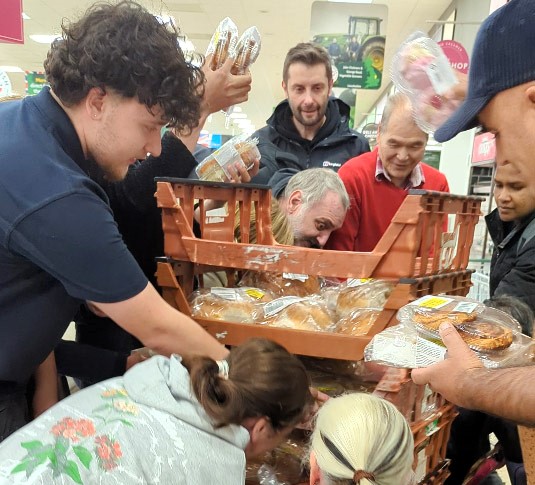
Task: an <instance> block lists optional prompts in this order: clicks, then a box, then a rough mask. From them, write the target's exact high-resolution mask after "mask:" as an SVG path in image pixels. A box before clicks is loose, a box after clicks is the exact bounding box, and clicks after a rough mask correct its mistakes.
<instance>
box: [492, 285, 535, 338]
mask: <svg viewBox="0 0 535 485" xmlns="http://www.w3.org/2000/svg"><path fill="white" fill-rule="evenodd" d="M483 303H484V304H485V305H487V306H489V307H491V308H496V309H497V310H501V311H502V312H505V313H507V314H509V315H511V316H512V317H513V318H514V319H515V320H516V321H517V322H518V323H520V326H521V327H522V333H524V334H525V335H529V336H530V337H531V334H532V332H533V317H534V315H533V311H532V310H531V308H530V307H529V306H528V305H527V304H526V303H524V302H523V301H522V300H520V299H518V298H516V297H514V296H510V295H500V296H493V297H492V298H489V299H488V300H485V301H484V302H483Z"/></svg>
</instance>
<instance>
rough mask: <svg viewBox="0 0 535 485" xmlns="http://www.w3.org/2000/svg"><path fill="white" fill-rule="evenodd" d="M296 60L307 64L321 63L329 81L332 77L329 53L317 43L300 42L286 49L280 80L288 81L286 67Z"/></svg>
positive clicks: (288, 67)
mask: <svg viewBox="0 0 535 485" xmlns="http://www.w3.org/2000/svg"><path fill="white" fill-rule="evenodd" d="M297 62H301V63H303V64H305V65H307V66H315V65H317V64H323V65H324V66H325V72H326V73H327V79H328V80H329V81H330V80H331V79H332V78H333V68H332V64H331V58H330V57H329V53H328V52H327V50H326V49H325V48H324V47H322V46H321V45H319V44H314V43H312V42H301V43H299V44H297V45H296V46H295V47H292V48H291V49H290V50H289V51H288V54H286V59H284V67H283V69H282V80H283V81H284V82H285V83H286V82H288V69H290V66H291V65H292V64H295V63H297Z"/></svg>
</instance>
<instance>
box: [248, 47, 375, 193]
mask: <svg viewBox="0 0 535 485" xmlns="http://www.w3.org/2000/svg"><path fill="white" fill-rule="evenodd" d="M332 86H333V79H332V67H331V61H330V58H329V54H328V53H327V51H326V50H325V49H324V48H323V47H321V46H319V45H316V44H312V43H300V44H297V45H296V46H295V47H292V48H291V49H290V50H289V52H288V54H287V55H286V59H285V61H284V68H283V81H282V88H283V89H284V92H285V93H286V98H287V99H286V100H285V101H283V102H282V103H280V104H279V105H278V106H277V107H276V108H275V112H274V113H273V114H272V115H271V117H270V118H269V119H268V120H267V125H266V126H265V127H263V128H261V129H260V130H258V131H257V132H256V133H255V134H254V135H253V136H255V137H258V139H259V144H258V149H259V150H260V154H261V155H262V158H261V160H260V166H261V168H260V172H259V174H258V175H257V176H256V177H255V179H254V180H253V181H254V182H257V183H267V182H268V180H269V179H270V178H271V177H272V176H273V175H274V174H275V172H277V171H278V170H280V169H285V168H293V169H296V170H304V169H306V168H316V167H324V168H331V169H333V170H334V171H338V169H339V168H340V167H341V166H342V165H343V164H344V163H345V162H346V161H347V160H349V159H350V158H353V157H356V156H358V155H360V154H361V153H364V152H369V151H370V146H369V144H368V141H367V140H366V138H364V136H363V135H362V134H360V133H358V132H356V131H354V130H351V129H350V128H349V106H347V104H345V103H344V102H343V101H341V100H339V99H336V98H331V97H330V95H331V91H332Z"/></svg>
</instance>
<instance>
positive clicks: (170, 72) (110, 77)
mask: <svg viewBox="0 0 535 485" xmlns="http://www.w3.org/2000/svg"><path fill="white" fill-rule="evenodd" d="M62 31H63V34H62V36H61V38H58V39H56V40H55V41H54V42H53V43H52V46H51V48H50V51H49V52H48V55H47V58H46V61H45V63H44V66H45V72H46V77H47V80H48V82H49V83H50V86H51V88H52V90H53V91H54V93H55V94H56V95H57V96H58V97H59V99H60V100H61V102H62V103H64V104H65V105H67V106H72V105H75V104H77V103H79V102H80V101H81V100H82V99H84V97H85V96H86V95H87V93H88V92H89V90H90V89H91V88H94V87H99V88H101V89H103V90H104V91H105V90H106V89H111V90H113V91H114V92H116V93H118V94H120V95H122V96H124V97H126V98H133V97H134V96H135V97H137V98H138V99H139V101H140V102H141V103H143V104H144V105H145V106H147V109H148V110H149V111H150V112H151V113H152V111H151V108H152V107H153V106H156V105H159V106H161V108H162V110H163V112H164V115H163V118H164V121H166V122H167V123H169V125H170V126H172V127H176V128H177V129H179V130H182V129H191V128H192V127H195V126H197V124H198V121H199V117H200V103H201V98H202V95H203V94H204V74H203V73H202V71H201V69H200V68H199V67H195V66H194V65H193V64H192V63H191V62H190V61H188V60H186V58H185V56H184V53H183V52H182V50H181V49H180V47H179V44H178V39H179V37H180V34H179V31H178V30H177V29H176V28H175V26H173V25H170V24H164V23H162V22H160V21H159V20H158V19H157V18H156V17H155V16H154V15H152V14H151V13H149V12H148V11H147V10H146V9H145V8H144V7H142V6H141V5H139V4H137V3H135V2H132V1H122V2H120V3H118V4H115V5H114V4H110V3H97V4H95V5H93V6H92V7H90V8H89V9H88V10H87V12H86V13H85V15H84V16H83V17H82V18H81V19H80V20H78V21H76V22H72V23H70V22H68V21H66V20H64V21H63V23H62Z"/></svg>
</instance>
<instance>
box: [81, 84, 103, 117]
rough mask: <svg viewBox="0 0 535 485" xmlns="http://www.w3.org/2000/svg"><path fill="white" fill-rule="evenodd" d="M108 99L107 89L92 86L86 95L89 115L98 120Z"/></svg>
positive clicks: (86, 106) (86, 107)
mask: <svg viewBox="0 0 535 485" xmlns="http://www.w3.org/2000/svg"><path fill="white" fill-rule="evenodd" d="M105 99H106V91H104V90H103V89H102V88H91V89H90V90H89V92H88V93H87V96H86V97H85V109H86V112H87V114H88V115H89V117H90V118H91V119H93V120H98V119H100V118H101V117H102V112H103V108H104V104H105Z"/></svg>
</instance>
